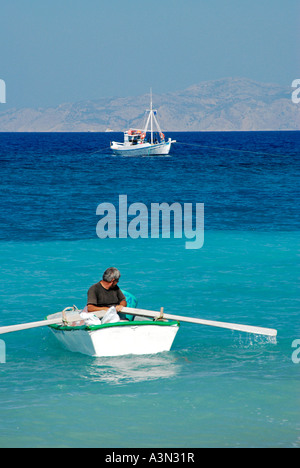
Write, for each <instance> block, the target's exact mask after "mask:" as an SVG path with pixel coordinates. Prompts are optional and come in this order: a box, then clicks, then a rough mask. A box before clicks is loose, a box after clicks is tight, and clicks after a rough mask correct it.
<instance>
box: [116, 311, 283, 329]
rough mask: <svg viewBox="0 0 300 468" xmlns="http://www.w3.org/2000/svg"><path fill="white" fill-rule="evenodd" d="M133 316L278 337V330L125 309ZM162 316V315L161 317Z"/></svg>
mask: <svg viewBox="0 0 300 468" xmlns="http://www.w3.org/2000/svg"><path fill="white" fill-rule="evenodd" d="M123 312H125V313H126V314H131V315H141V316H144V317H153V318H162V317H163V318H165V319H168V320H178V321H179V322H188V323H197V324H199V325H209V326H210V327H219V328H229V329H230V330H237V331H242V332H246V333H255V334H256V335H268V336H276V335H277V330H274V329H273V328H262V327H254V326H252V325H240V324H238V323H227V322H215V321H213V320H203V319H199V318H192V317H182V316H180V315H171V314H163V315H162V313H159V312H155V311H153V310H144V309H132V308H130V307H124V308H123V309H122V313H123ZM159 314H160V315H159Z"/></svg>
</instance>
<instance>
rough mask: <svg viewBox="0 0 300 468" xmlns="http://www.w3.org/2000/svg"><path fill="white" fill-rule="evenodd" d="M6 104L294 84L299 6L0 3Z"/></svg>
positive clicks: (238, 0) (184, 0)
mask: <svg viewBox="0 0 300 468" xmlns="http://www.w3.org/2000/svg"><path fill="white" fill-rule="evenodd" d="M0 19H1V23H0V24H1V26H0V28H1V29H0V44H1V48H0V79H3V80H5V82H6V86H7V104H1V106H0V110H4V109H5V108H7V107H8V106H17V107H21V106H51V105H57V104H59V103H63V102H72V101H80V100H85V99H97V98H100V97H109V96H127V95H138V94H142V93H145V92H148V90H149V87H150V86H152V87H153V90H154V92H156V93H163V92H169V91H170V92H172V91H176V90H180V89H184V88H186V87H188V86H190V85H192V84H195V83H199V82H201V81H205V80H214V79H218V78H224V77H229V76H233V77H247V78H251V79H254V80H257V81H263V82H275V83H279V84H282V85H286V86H290V85H291V82H292V80H293V79H295V78H300V52H299V50H300V47H299V42H300V41H299V39H300V34H299V29H300V28H299V23H300V2H299V0H180V1H179V0H148V1H145V0H0Z"/></svg>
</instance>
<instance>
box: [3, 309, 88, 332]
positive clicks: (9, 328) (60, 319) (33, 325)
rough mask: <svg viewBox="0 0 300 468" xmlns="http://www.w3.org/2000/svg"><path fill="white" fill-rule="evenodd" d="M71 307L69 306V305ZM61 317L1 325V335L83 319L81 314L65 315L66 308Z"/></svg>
mask: <svg viewBox="0 0 300 468" xmlns="http://www.w3.org/2000/svg"><path fill="white" fill-rule="evenodd" d="M67 309H69V307H67ZM61 314H62V315H61V317H58V318H56V319H54V318H53V319H48V320H41V321H39V322H29V323H20V324H19V325H8V326H6V327H0V335H2V334H4V333H11V332H16V331H21V330H28V329H30V328H38V327H46V326H49V325H63V324H64V323H66V321H67V320H68V319H69V320H68V321H72V322H77V321H78V320H82V318H81V317H80V315H79V314H72V315H69V316H67V315H64V314H65V310H64V311H62V312H61Z"/></svg>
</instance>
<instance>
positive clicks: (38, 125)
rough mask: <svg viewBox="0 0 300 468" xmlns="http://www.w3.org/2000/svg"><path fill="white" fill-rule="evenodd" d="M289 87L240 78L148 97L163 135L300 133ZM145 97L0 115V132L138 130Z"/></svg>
mask: <svg viewBox="0 0 300 468" xmlns="http://www.w3.org/2000/svg"><path fill="white" fill-rule="evenodd" d="M292 91H293V90H292V88H290V87H287V88H285V87H282V86H279V85H276V84H270V83H258V82H255V81H252V80H249V79H246V78H225V79H221V80H215V81H206V82H202V83H199V84H196V85H193V86H190V87H189V88H187V89H185V90H183V91H177V92H174V93H167V94H161V95H158V94H157V95H153V103H154V107H155V108H156V109H157V111H158V117H159V122H160V124H161V127H162V129H163V130H164V131H240V130H242V131H249V130H300V104H294V103H293V102H292V100H291V94H292ZM148 106H149V94H144V95H142V96H138V97H126V98H103V99H97V100H93V101H81V102H77V103H73V104H72V103H66V104H61V105H59V106H57V107H53V108H39V109H31V108H23V109H9V110H5V105H3V106H0V131H2V132H86V131H91V132H93V131H94V132H103V131H106V130H110V131H111V130H113V131H124V130H125V129H127V128H129V127H138V128H141V127H143V124H144V122H145V110H146V109H147V108H148Z"/></svg>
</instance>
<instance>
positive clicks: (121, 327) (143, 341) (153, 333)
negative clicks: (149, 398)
mask: <svg viewBox="0 0 300 468" xmlns="http://www.w3.org/2000/svg"><path fill="white" fill-rule="evenodd" d="M50 329H51V331H52V332H53V333H54V335H55V336H56V338H57V339H58V341H59V342H60V343H61V344H62V345H63V346H64V347H65V348H66V349H68V350H69V351H72V352H78V353H82V354H87V355H89V356H95V357H102V356H103V357H104V356H122V355H126V354H137V355H142V354H156V353H160V352H163V351H169V350H170V349H171V347H172V344H173V341H174V339H175V337H176V334H177V332H178V329H179V322H176V321H172V322H167V321H156V322H152V321H148V320H147V321H137V322H127V321H126V322H117V323H107V324H104V325H96V326H79V327H76V326H75V327H69V326H62V325H50Z"/></svg>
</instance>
